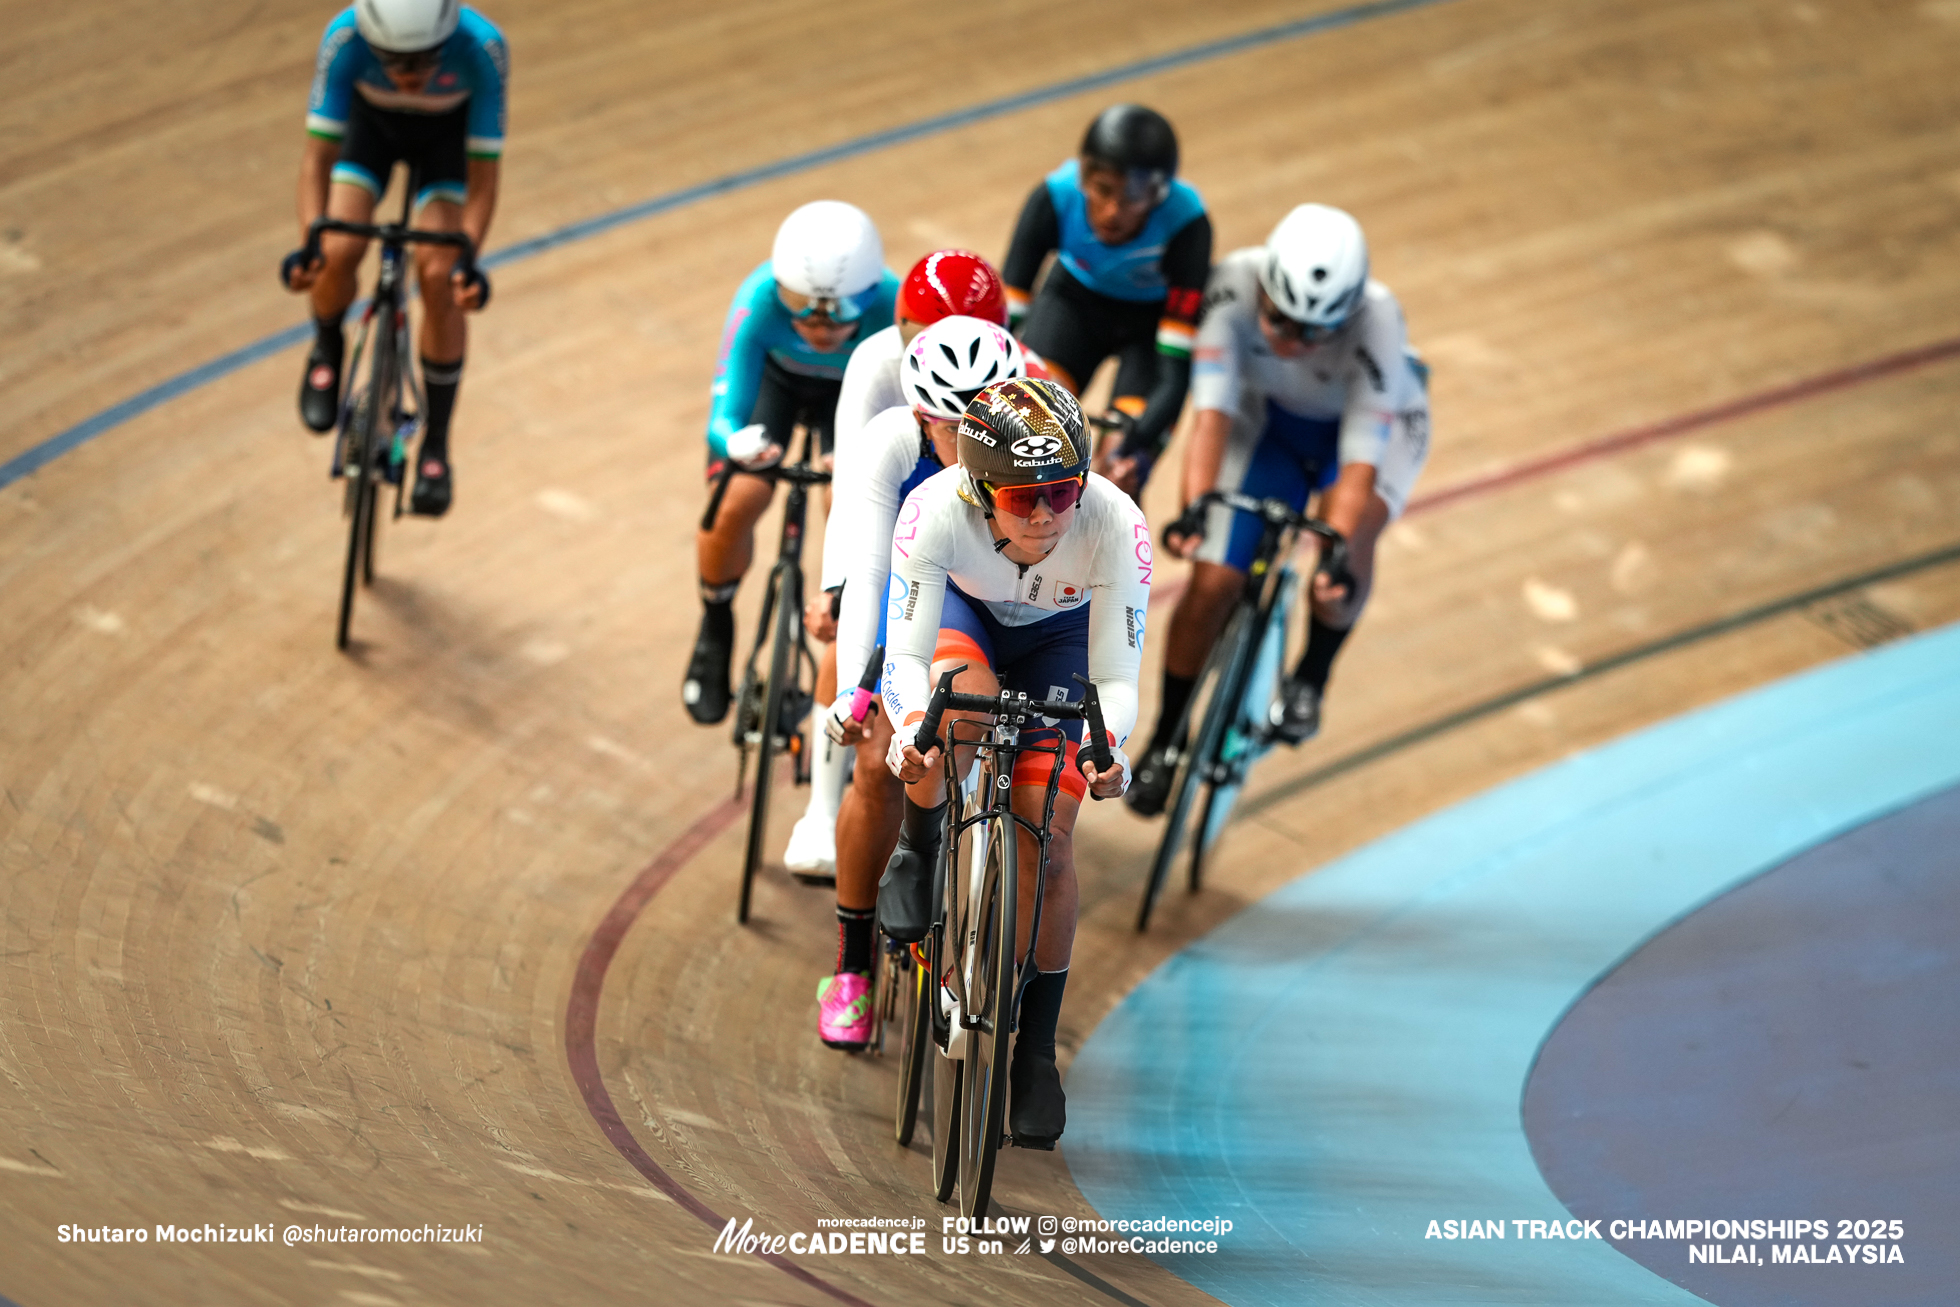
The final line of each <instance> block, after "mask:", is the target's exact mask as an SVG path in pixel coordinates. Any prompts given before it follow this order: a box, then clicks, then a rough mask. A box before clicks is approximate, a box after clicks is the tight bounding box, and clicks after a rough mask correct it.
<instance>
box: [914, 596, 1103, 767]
mask: <svg viewBox="0 0 1960 1307" xmlns="http://www.w3.org/2000/svg"><path fill="white" fill-rule="evenodd" d="M932 656H933V661H934V662H945V661H952V662H961V663H983V664H985V665H986V666H987V667H989V668H991V669H992V670H993V673H994V675H995V676H996V677H997V678H999V680H1000V683H1001V686H1002V688H1003V689H1008V690H1021V691H1025V692H1026V694H1027V696H1028V697H1029V698H1030V699H1033V700H1035V701H1036V702H1039V703H1080V702H1082V687H1081V686H1080V685H1078V684H1076V681H1075V676H1074V674H1075V673H1077V672H1080V673H1081V674H1082V675H1083V676H1085V677H1086V676H1087V675H1088V674H1089V605H1088V604H1084V605H1083V606H1082V607H1080V608H1076V609H1072V610H1070V611H1069V612H1065V613H1057V614H1055V616H1053V617H1045V618H1043V619H1042V620H1041V621H1039V622H1033V623H1030V624H1029V625H1027V626H1006V625H1003V624H1002V623H1000V622H998V621H996V620H995V619H994V615H993V614H992V613H990V612H988V611H987V607H986V605H985V604H982V603H979V602H977V601H975V600H973V599H970V598H968V597H967V596H966V595H963V594H961V593H960V591H959V589H958V588H957V587H956V586H954V585H953V584H952V582H950V581H949V582H947V583H946V603H945V606H944V607H942V608H941V609H940V610H939V643H938V646H937V647H936V648H935V649H934V650H933V655H932ZM1042 720H1043V721H1044V722H1045V723H1046V724H1047V725H1048V726H1050V727H1052V728H1054V729H1055V730H1057V731H1059V732H1060V734H1061V736H1062V738H1063V740H1064V741H1065V742H1066V746H1065V748H1064V758H1063V767H1062V791H1063V793H1065V794H1069V795H1072V796H1073V797H1074V798H1075V799H1076V800H1077V801H1080V800H1081V798H1082V796H1083V795H1084V794H1085V793H1086V792H1087V790H1088V785H1087V783H1086V782H1085V781H1084V780H1083V779H1082V773H1081V772H1079V771H1077V770H1076V768H1075V753H1076V746H1077V745H1078V744H1079V743H1080V742H1081V739H1082V723H1081V722H1080V721H1079V720H1074V719H1070V720H1062V721H1056V720H1050V719H1048V718H1043V719H1042ZM1023 738H1024V739H1025V740H1026V741H1027V743H1030V744H1039V743H1041V742H1042V738H1043V737H1041V736H1038V735H1037V736H1034V737H1032V738H1029V737H1027V736H1024V737H1023ZM1052 765H1053V762H1052V759H1051V758H1049V757H1046V756H1043V755H1041V754H1032V755H1023V757H1022V759H1021V761H1020V762H1019V763H1017V764H1016V765H1015V768H1014V783H1015V784H1016V785H1046V784H1047V783H1048V774H1049V770H1050V768H1051V767H1052Z"/></svg>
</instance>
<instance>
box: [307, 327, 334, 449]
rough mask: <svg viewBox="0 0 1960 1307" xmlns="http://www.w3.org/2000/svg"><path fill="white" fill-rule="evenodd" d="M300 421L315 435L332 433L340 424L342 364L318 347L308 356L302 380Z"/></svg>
mask: <svg viewBox="0 0 1960 1307" xmlns="http://www.w3.org/2000/svg"><path fill="white" fill-rule="evenodd" d="M299 420H300V421H302V422H304V423H305V424H306V426H307V429H308V430H310V431H312V432H314V433H315V434H324V433H325V432H328V431H332V430H333V426H334V423H335V422H337V421H339V420H340V361H339V360H338V359H329V358H328V357H327V355H326V353H325V351H323V350H322V349H321V348H320V347H319V346H318V345H315V346H314V347H313V350H312V352H311V353H309V354H308V355H307V356H306V371H305V372H304V373H302V374H301V375H300V379H299Z"/></svg>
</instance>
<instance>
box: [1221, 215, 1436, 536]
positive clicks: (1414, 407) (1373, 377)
mask: <svg viewBox="0 0 1960 1307" xmlns="http://www.w3.org/2000/svg"><path fill="white" fill-rule="evenodd" d="M1264 259H1265V247H1264V246H1254V247H1252V248H1249V249H1243V250H1234V251H1233V252H1232V253H1230V254H1228V255H1226V256H1225V258H1224V260H1223V261H1222V262H1220V263H1219V265H1218V266H1217V267H1216V268H1215V269H1213V270H1212V274H1211V280H1210V282H1209V283H1208V284H1207V286H1206V288H1205V312H1204V320H1203V323H1202V324H1201V325H1200V326H1199V328H1198V344H1197V350H1196V354H1195V356H1194V358H1193V361H1192V366H1191V402H1192V404H1193V406H1194V407H1197V408H1201V409H1213V410H1216V411H1220V412H1225V413H1230V414H1232V415H1233V419H1234V421H1233V431H1232V443H1231V446H1230V447H1229V448H1228V449H1227V451H1226V455H1225V464H1224V466H1223V467H1222V468H1221V469H1220V476H1219V483H1220V485H1221V486H1231V485H1233V484H1235V483H1236V481H1237V479H1238V476H1239V475H1240V474H1242V473H1243V471H1244V468H1245V465H1246V463H1247V462H1248V461H1249V460H1250V459H1251V456H1252V449H1253V446H1254V445H1256V444H1257V443H1258V440H1259V437H1260V434H1261V433H1262V432H1263V431H1264V429H1265V425H1266V402H1267V401H1268V400H1270V401H1272V403H1274V404H1275V405H1277V406H1278V407H1280V408H1282V409H1285V410H1286V411H1287V412H1289V413H1292V414H1296V415H1298V416H1300V417H1305V418H1320V419H1324V420H1330V421H1331V420H1336V419H1338V420H1339V422H1340V424H1341V429H1340V446H1339V450H1340V462H1341V464H1342V466H1346V465H1347V464H1350V463H1366V464H1368V465H1369V466H1371V467H1373V468H1374V469H1375V472H1376V480H1375V489H1376V492H1377V493H1378V494H1380V495H1381V497H1382V498H1383V500H1385V501H1386V502H1387V504H1388V507H1389V510H1390V512H1391V513H1393V514H1394V515H1397V516H1399V515H1400V514H1401V512H1402V509H1403V507H1404V506H1405V505H1406V504H1407V502H1408V495H1409V491H1410V489H1411V488H1412V487H1413V485H1414V483H1415V478H1416V474H1417V473H1418V472H1419V471H1421V469H1422V464H1423V461H1424V459H1425V458H1426V457H1427V456H1428V442H1429V421H1428V413H1429V396H1428V392H1427V388H1426V386H1425V384H1424V381H1423V378H1422V376H1421V374H1420V373H1419V372H1418V371H1417V370H1416V368H1415V366H1414V363H1413V360H1412V358H1411V356H1410V354H1409V341H1408V329H1407V328H1406V327H1405V326H1404V325H1403V321H1402V306H1401V304H1400V303H1399V302H1397V300H1396V298H1395V294H1394V292H1392V291H1391V290H1389V288H1388V287H1386V286H1384V285H1382V284H1381V283H1380V282H1378V281H1370V282H1369V283H1368V286H1367V290H1366V292H1365V293H1364V295H1363V297H1362V301H1361V307H1360V308H1358V309H1356V310H1355V313H1354V316H1353V317H1352V318H1350V319H1348V321H1347V323H1346V325H1344V326H1343V327H1342V328H1341V329H1340V330H1339V331H1337V332H1335V333H1334V334H1333V335H1332V336H1330V337H1329V338H1328V339H1326V340H1324V341H1322V342H1320V343H1319V344H1317V345H1314V346H1311V347H1310V348H1308V350H1307V351H1306V353H1304V354H1302V355H1301V356H1300V357H1298V358H1280V357H1279V356H1278V355H1276V354H1274V353H1273V351H1272V347H1271V346H1269V345H1268V344H1267V343H1266V337H1265V335H1264V333H1262V332H1261V331H1260V329H1259V267H1260V264H1261V263H1262V262H1263V261H1264Z"/></svg>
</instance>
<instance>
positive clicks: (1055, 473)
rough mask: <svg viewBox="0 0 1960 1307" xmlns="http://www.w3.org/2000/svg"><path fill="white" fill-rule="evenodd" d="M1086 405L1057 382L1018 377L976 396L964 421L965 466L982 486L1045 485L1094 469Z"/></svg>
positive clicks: (962, 447)
mask: <svg viewBox="0 0 1960 1307" xmlns="http://www.w3.org/2000/svg"><path fill="white" fill-rule="evenodd" d="M1086 425H1087V424H1086V423H1084V422H1083V420H1082V406H1081V405H1080V404H1078V403H1076V402H1075V396H1073V395H1071V394H1069V393H1068V390H1067V389H1066V388H1065V387H1063V386H1061V385H1059V384H1057V383H1056V382H1053V381H1045V380H1038V379H1036V378H1033V377H1015V378H1012V379H1011V380H1008V381H997V382H995V383H994V384H993V385H991V386H988V387H987V388H986V389H985V390H982V391H981V392H980V393H979V394H977V395H975V396H974V397H973V402H972V403H970V404H968V405H967V406H966V416H965V417H963V418H961V419H960V466H961V467H963V468H965V469H966V471H967V475H968V476H970V477H972V478H973V480H974V481H975V482H976V483H982V484H984V485H989V486H1027V485H1042V484H1046V483H1048V482H1051V481H1061V480H1065V479H1067V478H1069V477H1079V476H1081V475H1082V474H1083V473H1084V472H1087V471H1088V470H1089V440H1088V437H1087V435H1086V434H1085V428H1086Z"/></svg>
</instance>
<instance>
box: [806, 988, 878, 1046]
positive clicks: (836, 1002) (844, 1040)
mask: <svg viewBox="0 0 1960 1307" xmlns="http://www.w3.org/2000/svg"><path fill="white" fill-rule="evenodd" d="M817 1038H818V1039H821V1040H823V1042H824V1043H826V1044H828V1045H830V1046H831V1047H832V1048H841V1049H844V1050H846V1051H847V1052H852V1053H855V1052H859V1051H861V1050H862V1049H863V1048H864V1046H865V1045H866V1044H869V1043H870V1042H871V977H869V976H867V975H863V974H862V973H860V972H856V971H840V972H838V973H837V974H836V975H834V976H828V977H826V978H824V979H823V980H820V981H818V982H817Z"/></svg>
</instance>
